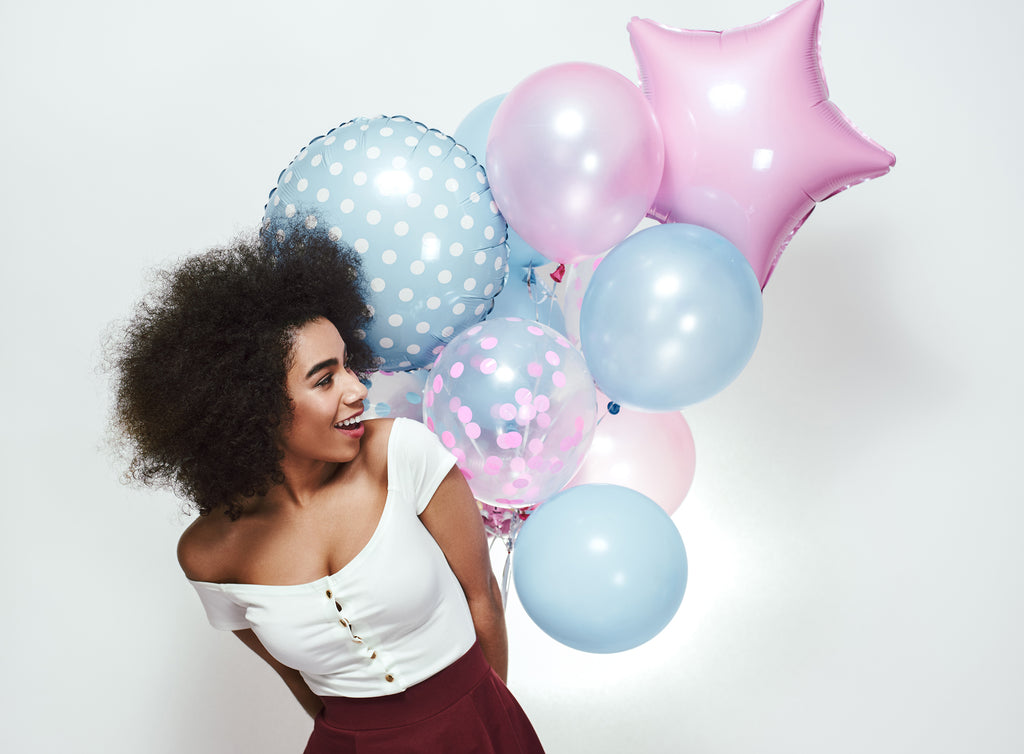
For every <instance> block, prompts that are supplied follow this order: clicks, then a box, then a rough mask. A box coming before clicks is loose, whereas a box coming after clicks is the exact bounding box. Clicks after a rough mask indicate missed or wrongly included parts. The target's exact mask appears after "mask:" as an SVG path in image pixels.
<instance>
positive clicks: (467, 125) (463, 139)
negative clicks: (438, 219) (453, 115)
mask: <svg viewBox="0 0 1024 754" xmlns="http://www.w3.org/2000/svg"><path fill="white" fill-rule="evenodd" d="M504 99H505V95H504V94H498V95H495V96H494V97H491V98H490V99H486V100H484V101H483V102H481V103H480V104H479V105H477V106H476V107H474V108H473V109H472V110H470V112H469V115H467V116H466V117H465V118H463V119H462V123H460V124H459V127H458V128H456V129H455V141H457V142H459V144H461V145H462V146H464V147H465V148H466V149H468V150H469V152H470V154H472V155H474V156H475V157H476V159H477V161H478V162H480V164H481V165H485V166H486V164H487V136H488V134H489V133H490V131H491V122H492V121H493V120H494V115H495V113H497V112H498V107H499V106H500V105H501V103H502V102H503V101H504ZM508 249H509V255H508V266H509V267H510V268H511V269H516V268H527V267H542V266H544V265H546V264H547V263H548V262H549V260H548V258H547V257H545V256H544V255H543V254H541V253H540V252H539V251H537V250H536V249H535V248H533V247H532V246H530V244H528V243H526V241H524V240H523V239H522V237H521V236H520V235H519V234H518V233H516V232H515V229H514V228H511V227H510V228H509V233H508ZM555 329H556V330H559V331H560V332H564V330H561V329H560V328H555Z"/></svg>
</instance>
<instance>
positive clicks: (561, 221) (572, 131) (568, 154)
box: [487, 63, 664, 264]
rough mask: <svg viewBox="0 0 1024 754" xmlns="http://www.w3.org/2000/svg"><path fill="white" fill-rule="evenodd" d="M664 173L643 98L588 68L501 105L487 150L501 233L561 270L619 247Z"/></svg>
mask: <svg viewBox="0 0 1024 754" xmlns="http://www.w3.org/2000/svg"><path fill="white" fill-rule="evenodd" d="M663 165H664V144H663V140H662V137H661V132H660V130H659V128H658V123H657V121H656V120H655V118H654V114H653V113H652V112H651V108H650V105H648V103H647V100H646V99H644V96H643V93H642V92H641V91H640V90H639V89H638V88H637V86H636V85H635V84H633V82H631V81H629V79H627V78H626V77H625V76H622V75H621V74H619V73H616V72H615V71H613V70H611V69H609V68H604V67H602V66H599V65H593V64H591V63H563V64H560V65H554V66H551V67H550V68H545V69H543V70H541V71H538V72H537V73H535V74H533V75H532V76H530V77H528V78H526V79H525V80H524V81H522V82H521V83H520V84H518V85H517V86H516V87H515V88H514V89H512V91H511V92H509V93H508V95H507V96H506V97H505V99H504V100H503V101H502V103H501V106H500V107H499V108H498V111H497V113H496V114H495V116H494V121H493V122H492V123H491V130H490V135H489V138H488V142H487V178H488V180H489V182H490V186H491V192H492V194H493V196H494V200H495V202H496V203H497V205H498V208H499V209H500V210H501V213H502V215H504V217H505V219H506V220H507V221H508V223H509V225H510V226H511V227H512V228H513V229H514V230H515V231H516V232H517V233H519V235H520V236H522V238H523V240H524V241H526V243H528V244H529V245H530V246H533V247H534V248H535V249H536V250H537V251H539V252H540V253H541V254H543V255H544V256H546V257H547V258H548V259H551V260H552V261H556V262H561V263H563V264H567V263H570V262H573V261H575V260H577V259H582V258H583V257H587V256H591V255H593V254H600V253H601V252H603V251H607V250H608V249H610V248H611V247H612V246H614V245H615V244H617V243H619V242H620V241H621V240H622V239H624V238H625V237H626V236H627V235H629V233H630V231H632V230H633V228H635V227H636V225H637V223H638V222H640V220H642V219H643V217H644V215H646V214H647V211H648V209H650V206H651V201H652V200H653V199H654V196H655V194H656V193H657V191H658V184H659V183H660V181H661V172H662V167H663Z"/></svg>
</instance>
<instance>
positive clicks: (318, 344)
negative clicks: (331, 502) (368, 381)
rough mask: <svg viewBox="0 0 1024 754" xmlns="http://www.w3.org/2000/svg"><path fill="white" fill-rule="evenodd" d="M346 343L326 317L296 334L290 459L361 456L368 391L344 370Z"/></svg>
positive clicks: (286, 436) (286, 439) (284, 442)
mask: <svg viewBox="0 0 1024 754" xmlns="http://www.w3.org/2000/svg"><path fill="white" fill-rule="evenodd" d="M347 356H348V354H347V353H346V350H345V341H344V340H342V338H341V335H340V334H339V333H338V330H337V328H336V327H335V326H334V325H332V324H331V323H330V322H329V321H328V320H326V319H322V318H321V319H315V320H313V321H312V322H309V323H307V324H305V325H303V326H302V327H300V328H299V329H298V330H296V331H295V337H294V339H293V342H292V353H291V358H292V364H291V368H290V369H289V370H288V377H287V379H286V381H285V386H286V388H287V390H288V397H289V398H291V400H292V405H293V414H292V419H291V422H290V423H289V424H288V425H287V427H286V428H285V429H284V431H283V433H282V435H281V446H282V448H283V449H284V451H285V455H286V456H289V455H291V456H293V457H296V458H305V459H310V460H319V461H329V462H333V463H346V462H348V461H351V460H352V459H353V458H355V457H356V454H357V453H358V452H359V438H360V437H362V436H363V425H362V424H361V423H360V422H359V420H360V416H361V414H362V413H363V399H364V398H365V397H366V387H365V386H364V385H363V383H362V382H360V381H359V378H358V377H357V376H356V374H355V372H353V371H351V370H350V369H348V368H347V367H346V358H347Z"/></svg>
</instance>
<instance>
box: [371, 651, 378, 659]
mask: <svg viewBox="0 0 1024 754" xmlns="http://www.w3.org/2000/svg"><path fill="white" fill-rule="evenodd" d="M370 659H371V660H376V659H377V653H376V652H374V653H373V654H371V655H370Z"/></svg>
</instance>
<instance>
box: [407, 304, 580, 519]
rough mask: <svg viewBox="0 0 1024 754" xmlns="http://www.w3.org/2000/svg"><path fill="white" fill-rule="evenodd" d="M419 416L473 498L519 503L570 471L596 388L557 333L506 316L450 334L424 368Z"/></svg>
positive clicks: (538, 498)
mask: <svg viewBox="0 0 1024 754" xmlns="http://www.w3.org/2000/svg"><path fill="white" fill-rule="evenodd" d="M423 417H424V421H425V423H426V425H427V427H429V428H430V429H431V430H432V431H433V432H434V433H435V434H436V435H437V436H438V437H440V438H441V442H442V443H444V445H445V446H446V447H448V448H449V449H450V450H451V451H452V453H454V454H455V457H456V458H457V459H458V462H459V467H460V468H461V469H462V473H463V474H464V475H465V476H466V479H467V480H469V486H470V488H471V489H472V490H473V494H474V495H476V497H477V498H478V499H479V500H481V501H483V502H485V503H489V504H492V505H496V506H499V507H509V508H521V507H526V506H530V505H534V504H536V503H539V502H542V501H544V500H546V499H547V498H548V497H550V496H551V495H553V494H555V493H556V492H558V490H560V489H561V488H562V487H563V486H565V484H566V483H567V482H568V481H569V480H570V479H571V478H572V476H573V474H575V473H576V469H577V468H578V467H579V465H580V463H582V461H583V458H584V456H585V455H586V452H587V449H588V448H589V447H590V442H591V439H592V438H593V434H594V428H595V426H596V423H597V398H596V391H595V389H594V383H593V380H592V379H591V377H590V373H589V371H588V370H587V365H586V363H585V362H584V360H583V355H582V354H581V353H580V352H579V351H577V350H576V349H575V348H573V347H572V344H571V343H569V341H568V340H566V338H565V336H563V335H561V334H559V333H558V332H555V331H554V330H552V329H551V328H550V327H547V326H545V325H542V324H540V323H539V322H529V321H526V320H523V319H519V318H516V317H509V318H504V319H493V320H487V321H486V322H482V323H480V324H478V325H473V326H472V327H470V328H469V329H468V330H466V331H465V332H463V333H461V334H460V335H458V336H457V337H456V338H455V339H453V340H452V342H451V343H449V344H448V346H447V347H446V348H445V349H444V351H443V352H442V354H441V356H440V358H439V359H438V360H437V363H436V364H435V365H434V367H433V368H432V369H431V370H430V375H429V377H428V378H427V385H426V389H425V391H424V400H423Z"/></svg>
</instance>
